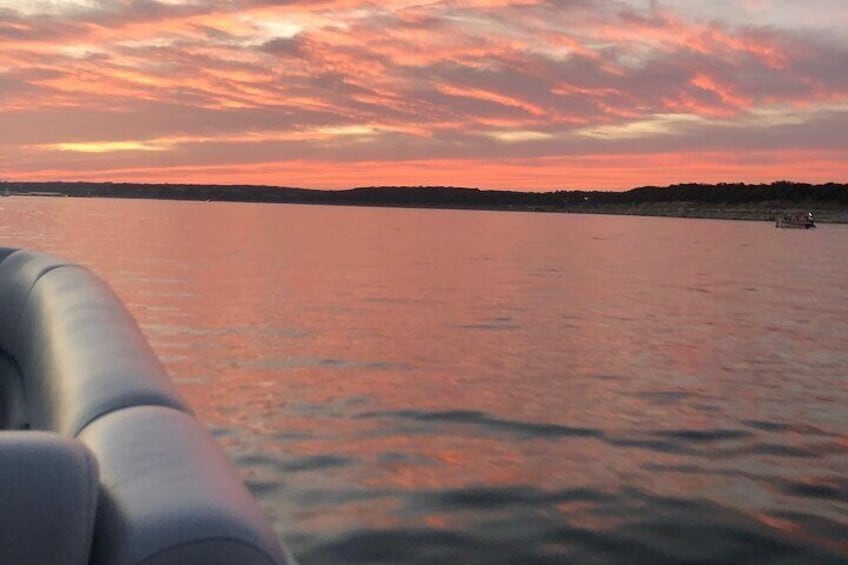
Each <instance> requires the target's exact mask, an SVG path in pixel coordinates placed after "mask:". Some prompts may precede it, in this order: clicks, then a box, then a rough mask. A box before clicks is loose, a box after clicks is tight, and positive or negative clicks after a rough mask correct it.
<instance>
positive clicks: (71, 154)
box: [0, 0, 848, 190]
mask: <svg viewBox="0 0 848 565" xmlns="http://www.w3.org/2000/svg"><path fill="white" fill-rule="evenodd" d="M784 179H785V180H794V181H801V182H828V181H836V182H848V0H804V1H803V2H798V1H794V0H792V1H789V0H785V1H784V0H734V1H731V0H711V1H710V0H703V1H700V0H676V1H671V0H468V1H456V0H384V1H381V2H376V1H364V0H308V1H307V0H0V180H16V181H43V180H66V181H77V180H82V181H114V182H125V181H130V182H151V183H157V182H187V183H216V184H270V185H279V186H297V187H305V188H350V187H354V186H373V185H453V186H468V187H479V188H493V189H515V190H559V189H602V190H604V189H607V190H622V189H627V188H632V187H635V186H642V185H665V184H671V183H676V182H740V181H741V182H752V183H756V182H772V181H775V180H784Z"/></svg>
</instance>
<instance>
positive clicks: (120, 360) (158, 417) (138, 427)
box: [0, 248, 292, 565]
mask: <svg viewBox="0 0 848 565" xmlns="http://www.w3.org/2000/svg"><path fill="white" fill-rule="evenodd" d="M8 251H9V250H8V249H5V248H0V429H2V428H4V427H5V428H10V427H22V426H24V425H29V426H31V427H32V428H33V429H39V430H49V431H52V432H58V433H60V434H62V436H63V437H64V438H66V440H67V441H68V442H71V443H69V445H73V446H75V447H73V449H76V450H79V449H83V452H86V451H85V449H86V448H87V449H88V451H87V452H90V453H91V454H93V457H94V459H95V460H96V462H97V466H98V467H99V468H100V470H101V471H100V481H99V487H100V488H99V497H98V501H97V511H96V514H97V517H96V526H95V528H94V532H93V534H92V533H91V532H90V531H89V532H87V533H86V532H84V531H82V530H80V529H79V528H76V529H74V528H69V529H68V530H67V531H68V532H70V533H69V534H68V535H71V534H73V535H74V536H78V537H79V540H78V541H79V542H80V543H81V544H84V546H85V547H89V546H90V547H91V548H92V551H91V556H90V558H89V559H87V560H85V561H63V560H61V559H57V560H52V559H46V560H42V561H16V560H14V559H9V560H7V559H4V558H3V556H4V555H5V554H3V553H2V549H0V564H5V563H22V564H24V565H26V564H27V563H36V562H39V563H51V564H52V563H59V564H63V563H77V562H79V563H86V562H88V563H91V564H93V565H153V564H156V565H166V564H174V565H176V564H186V565H193V564H198V565H199V564H201V563H202V564H204V565H216V564H220V565H225V564H233V565H254V564H255V565H268V564H282V563H288V562H291V561H292V560H291V559H290V558H288V557H287V555H286V553H285V550H284V548H282V547H281V546H280V544H279V542H278V541H277V539H276V536H275V534H274V533H273V531H272V530H271V528H270V526H269V524H268V522H267V520H266V519H265V518H264V516H263V515H262V513H261V511H260V510H259V508H258V506H257V504H256V501H255V500H253V498H252V497H251V496H250V494H249V493H248V491H247V489H246V488H245V486H244V484H243V483H242V482H241V481H240V480H239V478H238V475H237V474H236V472H235V470H234V469H233V468H232V466H231V465H230V463H229V461H228V460H227V459H226V457H225V456H224V454H223V453H222V452H221V450H220V448H219V447H218V446H217V444H216V443H215V441H214V440H213V438H212V436H211V435H210V434H209V433H208V431H206V429H205V428H203V426H201V425H200V423H199V422H197V420H195V419H194V417H193V416H192V414H191V412H190V410H189V409H188V408H187V405H186V404H185V402H184V401H183V400H182V398H181V397H180V396H179V394H178V393H177V391H176V390H175V388H174V387H173V385H172V384H171V382H170V379H169V378H168V376H167V374H166V372H165V370H164V368H163V367H162V364H161V363H160V362H159V360H158V359H157V358H156V356H155V354H154V353H153V351H152V350H151V348H150V346H149V345H148V344H147V341H146V340H145V339H144V337H143V335H142V334H141V331H140V330H139V328H138V326H137V324H136V323H135V321H134V320H133V319H132V317H131V316H130V315H129V313H128V312H127V311H126V309H125V308H124V307H123V305H122V304H121V303H120V301H119V300H118V298H117V297H116V296H115V295H114V293H113V292H112V291H111V290H110V289H109V287H108V286H107V285H106V284H105V283H103V282H102V281H101V280H100V279H98V278H97V277H96V276H95V275H94V274H93V273H91V272H90V271H88V270H87V269H85V268H83V267H79V266H76V265H70V264H67V263H66V262H64V261H62V260H60V259H56V258H53V257H49V256H46V255H41V254H38V253H32V252H27V251H14V252H8ZM9 434H11V435H9ZM28 434H34V435H32V437H33V438H36V437H47V434H44V433H43V432H35V431H26V432H0V438H4V437H12V436H14V437H17V436H18V435H24V436H27V435H28ZM52 437H55V436H52ZM74 437H75V438H77V439H78V440H79V441H80V442H82V444H83V445H84V446H85V448H83V447H82V446H81V445H80V444H79V443H77V442H74V441H73V440H72V439H71V438H74ZM15 441H19V440H15ZM16 445H17V444H16ZM4 450H6V444H5V443H3V442H2V441H0V497H2V496H5V494H4V493H5V491H4V486H3V485H4V482H3V481H5V480H6V472H7V470H6V469H5V467H7V466H12V467H14V466H16V465H17V467H19V469H26V468H28V467H27V466H28V465H30V466H31V467H29V468H30V469H40V468H41V466H42V465H44V461H45V460H44V459H43V457H42V456H41V455H38V453H36V454H35V455H32V456H30V451H26V450H24V451H21V450H20V449H18V448H16V450H17V451H18V456H16V457H21V458H28V457H31V460H29V461H27V462H25V463H14V461H17V459H9V458H8V457H10V455H9V454H7V453H4ZM12 451H15V450H12ZM12 451H10V452H9V453H12ZM58 469H59V466H57V467H56V469H55V470H51V473H53V471H56V472H59V471H58ZM16 472H17V471H14V472H13V471H9V473H12V474H13V475H14V473H16ZM30 472H31V473H32V470H30ZM51 473H47V474H45V476H49V477H54V475H53V474H51ZM36 474H37V473H36ZM15 476H17V475H15ZM35 479H36V477H34V478H33V480H34V481H35ZM54 479H55V477H54ZM57 484H59V483H57ZM33 485H34V486H33V487H32V489H34V490H35V492H36V493H37V492H38V491H39V489H40V488H42V486H41V483H39V482H38V481H35V482H33ZM28 488H29V487H28ZM50 492H51V489H49V488H46V487H45V490H44V494H48V493H50ZM68 496H70V494H69V495H68ZM15 502H16V503H18V502H20V501H17V500H16V501H15ZM2 503H3V499H0V525H2V526H3V529H0V545H4V543H5V541H4V539H3V538H5V536H6V532H7V530H6V529H5V528H6V524H7V520H10V521H9V522H8V523H9V524H13V522H14V520H15V518H14V516H12V515H6V512H7V511H6V508H5V504H2ZM58 503H59V504H60V506H61V504H64V503H63V502H62V501H61V500H59V501H58ZM39 508H40V509H41V511H39V510H38V509H39ZM61 508H64V507H63V506H62V507H61ZM80 508H82V507H80ZM33 509H34V510H33V511H34V512H40V514H41V515H43V516H44V517H45V518H50V516H51V515H52V513H53V512H54V510H55V509H54V507H53V503H52V502H51V501H50V499H49V498H45V499H44V502H43V504H39V505H34V506H33ZM63 520H64V518H63V516H62V515H57V521H56V522H55V523H54V524H53V525H52V526H51V527H53V528H59V527H60V526H61V527H62V528H64V527H65V526H64V525H62V524H64V522H63ZM8 531H9V532H15V531H17V530H13V529H9V530H8ZM63 531H64V530H63ZM56 536H57V537H56V540H57V541H60V542H61V543H70V542H65V541H64V537H63V536H64V534H62V535H59V534H56ZM83 538H84V539H83ZM42 541H43V542H44V543H46V544H48V545H49V544H53V543H54V539H53V538H52V537H51V535H47V534H45V535H44V536H43V537H42ZM69 547H70V546H69ZM69 555H70V554H69Z"/></svg>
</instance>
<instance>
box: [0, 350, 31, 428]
mask: <svg viewBox="0 0 848 565" xmlns="http://www.w3.org/2000/svg"><path fill="white" fill-rule="evenodd" d="M25 422H26V416H25V414H24V397H23V388H22V386H21V374H20V372H19V371H18V368H17V366H15V362H14V361H13V360H12V359H10V358H9V357H8V356H6V355H5V354H3V352H1V351H0V430H15V429H18V428H21V427H22V426H23V425H24V424H25Z"/></svg>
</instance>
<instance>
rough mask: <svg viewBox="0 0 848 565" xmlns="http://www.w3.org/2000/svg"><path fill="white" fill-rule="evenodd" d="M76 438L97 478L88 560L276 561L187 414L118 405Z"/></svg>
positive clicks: (214, 450) (245, 501)
mask: <svg viewBox="0 0 848 565" xmlns="http://www.w3.org/2000/svg"><path fill="white" fill-rule="evenodd" d="M79 439H80V440H81V441H82V442H83V443H85V444H86V445H87V446H88V447H89V449H91V450H92V451H93V452H94V454H95V455H96V457H97V460H98V461H99V463H100V480H101V484H102V486H103V493H102V502H101V507H100V514H99V516H98V522H97V533H96V539H97V540H98V541H97V543H96V544H95V549H94V555H93V556H92V563H93V564H94V565H99V564H125V563H127V564H129V563H148V561H147V560H148V559H151V558H152V557H153V556H156V561H155V562H156V563H163V564H164V563H168V564H173V565H180V564H182V565H194V564H197V565H215V564H218V563H221V564H225V563H264V564H272V563H279V562H281V561H282V560H283V556H282V553H281V552H280V551H278V548H277V547H276V544H275V542H274V533H273V532H272V531H271V530H270V528H268V527H267V526H265V525H264V519H263V518H262V516H261V514H260V513H259V510H258V508H257V507H256V505H255V504H254V503H253V500H252V499H251V498H250V496H249V494H248V493H247V491H246V490H245V489H244V487H243V486H242V484H241V482H240V481H239V480H238V477H237V476H236V475H235V472H234V470H233V469H232V468H231V467H230V465H229V464H228V463H227V461H226V460H225V459H224V456H223V454H222V453H221V451H220V450H219V449H218V447H217V446H216V445H215V443H214V441H213V439H212V437H211V436H210V435H209V434H208V433H207V432H206V430H205V429H203V428H202V427H201V426H200V424H198V422H197V421H196V420H195V419H194V418H192V417H191V416H189V415H187V414H184V413H181V412H177V411H176V410H172V409H169V408H161V407H157V406H145V407H139V408H128V409H126V410H119V411H117V412H113V413H111V414H109V415H107V416H104V417H102V418H100V419H99V420H97V421H96V422H94V423H93V424H91V425H90V426H88V427H87V428H86V429H85V430H83V432H82V433H81V434H80V436H79Z"/></svg>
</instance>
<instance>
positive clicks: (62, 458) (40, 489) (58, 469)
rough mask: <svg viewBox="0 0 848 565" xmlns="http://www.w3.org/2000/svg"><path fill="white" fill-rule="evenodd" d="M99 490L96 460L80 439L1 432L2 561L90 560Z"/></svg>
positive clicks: (55, 563)
mask: <svg viewBox="0 0 848 565" xmlns="http://www.w3.org/2000/svg"><path fill="white" fill-rule="evenodd" d="M98 492H99V489H98V481H97V463H96V461H95V459H94V456H93V455H92V454H91V452H90V451H89V450H88V449H87V448H86V447H85V446H84V445H83V444H82V443H80V442H79V441H76V440H73V439H71V438H68V437H64V436H60V435H58V434H54V433H46V432H9V431H5V432H0V563H4V564H9V565H12V564H14V565H45V564H48V563H49V564H50V565H86V564H87V563H89V555H90V551H91V545H92V539H93V538H92V532H93V530H94V523H95V517H96V511H97V498H98Z"/></svg>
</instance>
